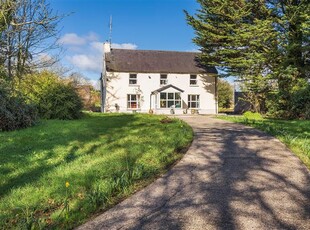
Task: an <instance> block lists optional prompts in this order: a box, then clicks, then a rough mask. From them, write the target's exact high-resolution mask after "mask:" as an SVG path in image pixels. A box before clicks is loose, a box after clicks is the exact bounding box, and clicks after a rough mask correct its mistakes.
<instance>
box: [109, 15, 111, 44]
mask: <svg viewBox="0 0 310 230" xmlns="http://www.w3.org/2000/svg"><path fill="white" fill-rule="evenodd" d="M109 42H110V44H112V15H111V16H110V34H109Z"/></svg>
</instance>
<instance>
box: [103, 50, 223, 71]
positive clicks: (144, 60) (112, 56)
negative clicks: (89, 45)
mask: <svg viewBox="0 0 310 230" xmlns="http://www.w3.org/2000/svg"><path fill="white" fill-rule="evenodd" d="M197 55H199V53H197V52H195V53H194V52H176V51H157V50H126V49H111V52H110V53H107V54H106V67H107V71H109V72H129V73H197V74H198V73H206V72H207V73H215V74H216V73H217V71H216V69H215V68H214V67H209V68H207V69H206V70H204V69H202V68H200V67H199V66H198V62H197Z"/></svg>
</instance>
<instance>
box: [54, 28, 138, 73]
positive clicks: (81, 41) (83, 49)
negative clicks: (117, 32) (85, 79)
mask: <svg viewBox="0 0 310 230" xmlns="http://www.w3.org/2000/svg"><path fill="white" fill-rule="evenodd" d="M59 42H60V43H61V44H63V45H67V46H68V48H69V49H68V50H69V52H68V54H67V56H66V59H67V61H68V62H69V63H70V64H72V65H73V66H74V67H75V68H76V69H77V71H81V72H82V73H84V74H85V75H88V74H90V75H92V74H99V73H100V72H101V71H102V61H103V60H102V59H103V42H101V41H99V37H98V35H97V34H96V33H94V32H89V33H88V34H87V35H78V34H76V33H67V34H65V35H64V36H63V37H61V39H60V40H59ZM137 47H138V46H137V45H135V44H132V43H121V44H118V43H113V44H112V48H117V49H137ZM86 73H87V74H86Z"/></svg>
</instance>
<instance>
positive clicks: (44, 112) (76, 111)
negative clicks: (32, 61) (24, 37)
mask: <svg viewBox="0 0 310 230" xmlns="http://www.w3.org/2000/svg"><path fill="white" fill-rule="evenodd" d="M18 88H19V90H20V92H22V93H23V94H24V95H25V96H27V98H28V101H30V102H32V103H34V104H35V105H36V106H37V107H38V111H39V116H40V117H41V118H44V119H77V118H79V117H80V116H81V110H82V102H81V99H80V97H79V95H78V94H77V93H76V91H75V89H74V87H73V86H71V85H70V84H67V83H66V82H64V81H63V80H61V79H60V78H59V77H58V76H57V75H55V74H53V73H51V72H48V71H43V72H41V73H36V74H29V75H27V76H26V77H25V79H24V80H22V81H21V82H20V84H19V85H18Z"/></svg>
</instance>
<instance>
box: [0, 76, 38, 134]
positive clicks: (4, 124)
mask: <svg viewBox="0 0 310 230" xmlns="http://www.w3.org/2000/svg"><path fill="white" fill-rule="evenodd" d="M0 82H1V85H0V131H10V130H16V129H21V128H26V127H29V126H32V125H34V124H35V123H36V121H37V110H36V108H35V107H34V106H33V105H30V104H26V102H25V100H24V99H23V98H22V97H21V96H12V95H11V94H10V92H9V90H8V89H7V87H5V86H4V85H5V84H4V83H3V82H2V81H0Z"/></svg>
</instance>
